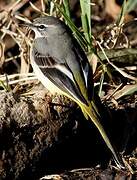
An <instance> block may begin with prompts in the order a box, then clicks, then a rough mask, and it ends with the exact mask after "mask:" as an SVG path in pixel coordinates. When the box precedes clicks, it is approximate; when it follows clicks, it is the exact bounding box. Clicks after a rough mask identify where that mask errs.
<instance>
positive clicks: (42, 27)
mask: <svg viewBox="0 0 137 180" xmlns="http://www.w3.org/2000/svg"><path fill="white" fill-rule="evenodd" d="M38 28H39V29H40V30H44V29H45V28H46V27H45V26H44V25H43V24H41V25H40V26H38Z"/></svg>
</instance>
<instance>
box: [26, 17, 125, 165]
mask: <svg viewBox="0 0 137 180" xmlns="http://www.w3.org/2000/svg"><path fill="white" fill-rule="evenodd" d="M25 26H28V27H30V28H31V29H32V30H33V31H34V32H35V39H34V42H33V44H32V47H31V53H30V59H31V64H32V67H33V70H34V72H35V74H36V76H37V78H38V79H39V80H40V81H41V82H42V84H43V85H44V86H45V87H46V88H47V89H48V90H49V91H50V92H52V93H55V92H56V93H59V94H62V95H65V96H67V97H68V98H70V99H72V100H73V101H75V102H76V103H77V104H78V105H79V106H80V107H81V110H82V112H83V114H84V116H85V118H86V119H90V120H91V121H92V122H93V123H94V124H95V126H96V127H97V129H98V130H99V132H100V134H101V136H102V138H103V139H104V141H105V143H106V145H107V146H108V148H109V149H110V151H111V152H112V154H113V156H114V160H115V163H116V165H117V167H118V168H123V165H122V161H121V160H120V158H119V156H118V155H117V153H116V151H115V150H114V147H113V146H112V144H111V142H110V140H109V138H108V136H107V134H106V132H105V131H104V128H103V126H102V125H101V123H100V121H99V118H100V116H99V113H98V110H97V107H96V105H95V103H94V97H93V82H92V79H91V78H92V70H91V67H90V64H89V62H88V59H87V57H86V55H85V53H84V51H83V50H82V48H81V47H80V45H79V44H78V42H77V40H76V39H75V38H74V37H73V35H72V33H71V31H70V29H69V28H68V26H67V25H65V23H63V22H62V21H60V20H59V19H57V18H55V17H51V16H45V17H40V18H36V19H34V21H33V23H26V24H25Z"/></svg>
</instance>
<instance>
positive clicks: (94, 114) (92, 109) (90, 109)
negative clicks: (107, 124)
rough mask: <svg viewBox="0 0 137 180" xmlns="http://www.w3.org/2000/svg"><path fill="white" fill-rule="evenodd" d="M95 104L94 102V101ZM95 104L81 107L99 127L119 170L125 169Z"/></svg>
mask: <svg viewBox="0 0 137 180" xmlns="http://www.w3.org/2000/svg"><path fill="white" fill-rule="evenodd" d="M92 103H93V101H92ZM93 105H94V103H93V104H91V103H90V104H89V106H86V105H80V107H81V109H82V111H83V113H84V115H85V117H86V119H87V117H89V118H90V119H91V120H92V122H93V123H94V124H95V126H96V127H97V129H98V130H99V132H100V134H101V136H102V138H103V139H104V141H105V143H106V145H107V146H108V148H109V149H110V151H111V152H112V154H113V156H114V161H115V163H116V165H117V167H118V168H120V169H124V165H123V161H122V159H121V158H120V156H118V154H117V153H116V151H115V150H114V148H113V146H112V144H111V142H110V140H109V138H108V136H107V134H106V132H105V130H104V128H103V126H102V125H101V123H100V122H99V117H98V113H97V111H96V107H95V105H94V106H93Z"/></svg>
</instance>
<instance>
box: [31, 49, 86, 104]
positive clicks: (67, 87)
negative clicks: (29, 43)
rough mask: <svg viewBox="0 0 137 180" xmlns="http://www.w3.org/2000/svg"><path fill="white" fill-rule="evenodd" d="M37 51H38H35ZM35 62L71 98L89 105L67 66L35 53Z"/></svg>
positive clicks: (54, 59)
mask: <svg viewBox="0 0 137 180" xmlns="http://www.w3.org/2000/svg"><path fill="white" fill-rule="evenodd" d="M35 51H36V49H35ZM34 55H35V57H34V61H35V63H36V64H37V65H38V66H39V68H40V70H41V71H42V73H43V74H44V75H45V76H46V77H47V78H48V79H49V80H50V81H51V82H52V83H54V85H56V86H57V87H58V88H59V89H61V90H62V91H63V92H65V93H66V94H69V96H71V97H73V98H74V99H77V100H79V101H80V102H82V103H84V104H86V105H87V102H86V100H85V98H84V96H83V95H82V93H81V92H80V89H79V87H78V86H77V84H76V83H75V80H74V78H73V74H72V72H71V71H70V70H69V68H68V67H67V66H66V65H65V64H63V63H62V64H59V63H56V62H58V61H57V60H56V58H55V57H51V56H50V55H49V54H48V55H47V56H45V55H42V54H40V53H38V52H37V51H36V52H34Z"/></svg>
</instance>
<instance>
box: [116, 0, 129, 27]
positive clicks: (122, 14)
mask: <svg viewBox="0 0 137 180" xmlns="http://www.w3.org/2000/svg"><path fill="white" fill-rule="evenodd" d="M126 7H127V2H126V0H124V2H123V4H122V8H121V12H120V14H119V16H118V19H117V21H116V24H117V26H121V25H122V24H123V21H124V16H125V14H126V9H127V8H126Z"/></svg>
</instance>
